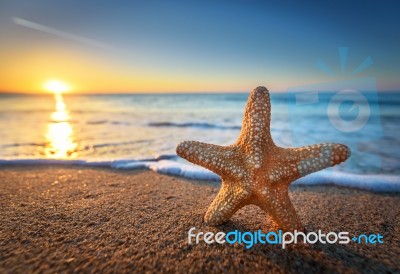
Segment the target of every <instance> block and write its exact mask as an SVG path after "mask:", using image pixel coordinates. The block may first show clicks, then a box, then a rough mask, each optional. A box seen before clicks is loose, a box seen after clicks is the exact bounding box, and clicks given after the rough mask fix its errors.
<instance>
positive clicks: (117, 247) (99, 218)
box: [0, 166, 400, 273]
mask: <svg viewBox="0 0 400 274" xmlns="http://www.w3.org/2000/svg"><path fill="white" fill-rule="evenodd" d="M0 181H1V183H0V211H1V215H0V216H1V223H0V272H1V273H30V272H35V273H37V272H45V273H46V272H47V273H55V272H65V271H67V272H90V273H99V272H101V271H103V272H151V273H153V272H169V273H172V272H180V273H198V272H207V273H212V272H214V273H235V272H236V273H238V272H241V273H254V272H255V271H263V272H276V273H284V272H285V273H286V272H288V273H294V272H306V271H307V272H310V273H321V272H324V273H333V272H335V273H337V272H348V273H352V272H354V273H357V272H364V273H373V272H374V273H378V272H379V273H394V272H400V195H396V194H376V193H371V192H366V191H360V190H355V189H349V188H338V187H333V186H332V187H330V186H324V187H322V186H318V187H300V186H296V187H293V186H292V187H291V188H290V197H291V199H292V201H293V204H294V206H295V207H296V209H297V211H298V213H299V215H300V218H301V220H302V222H303V223H304V225H305V228H306V230H307V231H317V230H318V229H322V230H324V231H337V232H338V231H349V232H350V233H351V234H357V233H358V234H360V233H380V234H381V235H383V236H384V244H380V245H379V244H378V245H377V244H375V245H367V244H355V243H353V242H350V243H349V244H348V245H340V244H333V245H323V244H315V245H310V244H307V245H306V244H297V245H291V246H289V247H288V248H287V249H282V248H281V246H278V245H276V246H273V245H255V246H253V247H252V248H251V249H246V248H245V246H244V245H239V244H234V245H230V244H224V245H219V244H211V245H207V244H205V243H204V242H201V243H200V244H197V245H189V244H188V240H187V235H188V230H189V229H190V228H191V227H196V228H197V229H198V230H201V231H204V232H207V231H213V232H217V231H225V232H228V231H231V230H235V229H238V230H240V231H255V230H258V229H261V230H262V231H270V230H273V229H274V227H273V224H272V223H271V222H270V221H268V216H267V214H266V213H264V212H262V211H261V210H260V209H259V208H257V207H255V206H247V207H245V208H243V209H241V210H240V211H239V212H238V213H237V214H236V215H234V217H233V218H232V219H231V220H230V221H229V222H228V223H227V224H225V225H222V226H220V227H217V228H215V227H209V226H207V225H205V224H204V223H203V215H204V213H205V210H206V209H207V206H208V205H209V204H210V202H211V201H212V199H213V198H214V197H215V195H216V194H217V192H218V189H219V184H218V183H215V182H204V181H201V182H200V181H194V180H187V179H183V178H179V177H173V176H166V175H160V174H157V173H154V172H151V171H144V170H137V171H119V170H112V169H100V168H82V167H59V166H58V167H57V166H49V167H43V166H42V167H40V166H32V167H21V166H19V167H18V166H15V167H2V168H1V169H0Z"/></svg>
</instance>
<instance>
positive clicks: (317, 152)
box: [270, 143, 350, 183]
mask: <svg viewBox="0 0 400 274" xmlns="http://www.w3.org/2000/svg"><path fill="white" fill-rule="evenodd" d="M349 157H350V149H349V148H348V147H347V146H345V145H342V144H334V143H324V144H318V145H311V146H305V147H300V148H289V149H285V153H283V156H282V157H281V159H280V160H281V161H279V164H280V166H279V167H278V168H276V169H273V170H272V172H271V174H270V178H271V179H273V180H276V181H277V180H280V179H282V178H285V179H286V181H287V182H288V183H291V182H292V181H294V180H296V179H298V178H300V177H303V176H306V175H308V174H310V173H313V172H317V171H320V170H322V169H325V168H328V167H332V166H334V165H337V164H340V163H341V162H344V161H345V160H347V158H349Z"/></svg>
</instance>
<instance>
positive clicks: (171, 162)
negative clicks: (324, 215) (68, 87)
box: [0, 154, 400, 193]
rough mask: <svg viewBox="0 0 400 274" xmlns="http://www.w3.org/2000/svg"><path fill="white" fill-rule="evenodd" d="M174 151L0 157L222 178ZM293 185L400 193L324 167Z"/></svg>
mask: <svg viewBox="0 0 400 274" xmlns="http://www.w3.org/2000/svg"><path fill="white" fill-rule="evenodd" d="M177 159H179V158H178V157H177V156H176V155H175V154H165V155H159V156H157V157H148V158H141V159H116V160H96V159H86V160H55V159H0V166H10V165H28V166H33V165H61V166H64V165H65V166H71V165H75V166H90V167H109V168H115V169H129V170H130V169H149V170H153V171H155V172H158V173H162V174H169V175H175V176H182V177H185V178H189V179H197V180H209V181H210V180H211V181H220V177H219V176H218V175H216V174H215V173H213V172H211V171H209V170H207V169H205V168H202V167H198V166H194V165H192V164H190V163H187V162H180V161H177ZM293 184H294V185H336V186H341V187H351V188H357V189H362V190H368V191H373V192H392V193H400V176H398V175H386V174H353V173H346V172H341V171H336V170H324V171H320V172H317V173H313V174H310V175H307V176H305V177H303V178H300V179H299V180H297V181H295V182H294V183H293Z"/></svg>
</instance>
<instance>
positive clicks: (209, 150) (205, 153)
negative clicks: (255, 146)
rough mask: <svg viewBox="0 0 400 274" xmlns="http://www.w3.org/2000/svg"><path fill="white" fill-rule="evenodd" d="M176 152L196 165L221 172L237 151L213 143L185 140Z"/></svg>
mask: <svg viewBox="0 0 400 274" xmlns="http://www.w3.org/2000/svg"><path fill="white" fill-rule="evenodd" d="M176 153H177V154H178V155H179V156H180V157H182V158H184V159H186V160H188V161H189V162H192V163H194V164H196V165H199V166H202V167H205V168H207V169H209V170H211V171H212V172H215V173H217V174H221V173H223V172H224V171H223V170H224V168H226V167H227V166H226V164H225V162H226V161H227V159H229V158H230V157H232V156H233V155H234V154H235V153H234V152H233V150H231V149H230V148H229V147H224V146H218V145H211V144H206V143H202V142H196V141H185V142H182V143H180V144H179V145H178V146H177V148H176Z"/></svg>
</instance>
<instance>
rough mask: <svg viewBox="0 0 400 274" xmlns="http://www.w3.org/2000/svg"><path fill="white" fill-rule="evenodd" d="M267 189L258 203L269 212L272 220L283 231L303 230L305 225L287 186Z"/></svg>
mask: <svg viewBox="0 0 400 274" xmlns="http://www.w3.org/2000/svg"><path fill="white" fill-rule="evenodd" d="M273 192H274V193H271V190H270V189H265V190H264V191H263V192H262V193H263V194H262V196H261V198H260V199H259V200H258V202H257V205H258V206H260V208H261V209H263V210H264V211H265V212H267V213H268V214H269V216H270V217H271V218H272V220H273V221H274V222H275V223H276V225H277V226H278V229H282V230H283V231H294V230H298V231H302V230H303V225H302V223H301V221H300V218H299V216H298V215H297V213H296V210H295V208H294V206H293V204H292V202H291V201H290V198H289V195H288V190H287V187H283V188H281V189H279V190H276V191H273Z"/></svg>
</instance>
